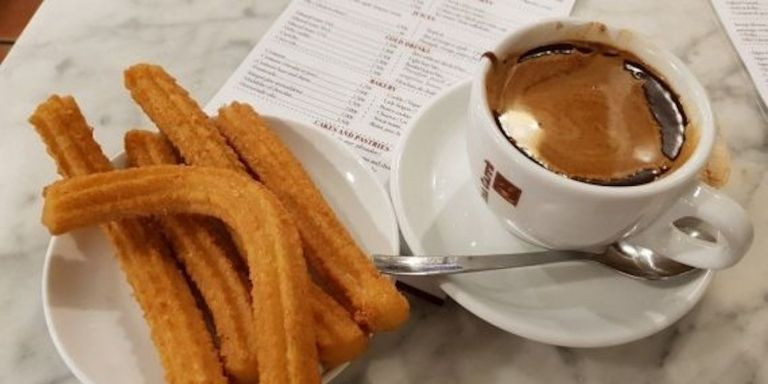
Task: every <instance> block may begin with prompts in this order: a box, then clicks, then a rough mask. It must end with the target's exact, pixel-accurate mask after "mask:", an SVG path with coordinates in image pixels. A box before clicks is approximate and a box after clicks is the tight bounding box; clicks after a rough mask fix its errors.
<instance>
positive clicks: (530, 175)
mask: <svg viewBox="0 0 768 384" xmlns="http://www.w3.org/2000/svg"><path fill="white" fill-rule="evenodd" d="M574 40H576V41H587V42H597V43H602V44H608V45H611V46H614V47H616V48H619V49H622V50H625V51H628V52H631V53H633V54H634V55H635V56H637V57H638V58H640V59H641V60H642V61H643V62H644V63H645V64H647V65H648V66H649V67H651V68H653V69H655V71H656V72H658V73H659V74H660V75H661V76H662V77H663V78H664V79H665V80H666V82H667V83H668V84H669V86H670V87H671V88H672V89H673V90H674V91H675V92H677V94H678V96H679V100H680V102H681V104H682V105H683V108H684V110H685V111H686V114H687V115H688V118H689V121H690V122H691V124H692V125H693V126H695V127H696V129H698V131H699V141H698V145H697V146H696V147H695V148H694V149H693V152H692V154H691V155H690V157H689V158H688V160H687V161H686V162H685V163H684V164H682V165H681V166H680V167H679V168H677V169H675V170H673V171H670V172H669V173H668V174H666V175H664V176H663V177H661V178H659V179H657V180H654V181H652V182H650V183H646V184H640V185H634V186H621V187H616V186H601V185H595V184H589V183H584V182H580V181H576V180H572V179H569V178H567V177H565V176H562V175H559V174H556V173H554V172H552V171H549V170H547V169H546V168H544V167H542V166H540V165H538V164H537V163H535V162H534V161H532V160H530V159H529V158H527V157H526V156H525V155H524V154H523V153H522V152H520V150H518V149H517V148H516V147H515V146H514V145H512V144H511V143H510V142H509V141H508V140H507V138H506V137H505V136H504V134H503V133H502V132H501V131H500V130H499V128H498V126H497V125H496V122H495V120H494V117H493V115H492V113H491V110H490V108H489V103H488V97H487V92H486V77H487V76H486V75H487V74H488V72H489V70H490V69H491V61H490V60H489V59H487V58H483V59H482V60H483V61H482V63H481V65H480V69H479V71H478V73H477V75H476V76H475V78H474V80H473V83H472V94H471V97H470V124H469V126H468V129H467V151H468V154H469V161H470V169H471V172H472V176H473V183H474V184H475V185H476V186H477V189H478V191H479V192H480V194H481V195H482V196H483V198H484V200H485V201H486V203H487V206H488V208H489V209H490V210H491V211H493V213H494V214H495V215H496V216H497V217H498V218H499V219H500V220H501V222H502V223H503V225H504V226H505V227H506V228H507V229H508V230H509V231H510V232H512V233H513V234H515V235H517V236H518V237H521V238H522V239H524V240H527V241H529V242H531V243H534V244H537V245H540V246H543V247H546V248H551V249H599V248H601V247H604V246H606V245H608V244H610V243H613V242H615V241H618V240H627V241H629V242H631V243H633V244H635V245H641V246H645V247H648V248H650V249H653V250H655V251H657V252H659V253H661V254H663V255H665V256H668V257H670V258H672V259H674V260H676V261H679V262H681V263H685V264H688V265H691V266H694V267H699V268H706V269H721V268H726V267H729V266H731V265H733V264H735V263H736V262H738V261H739V260H740V259H741V258H742V257H743V256H744V254H745V253H746V251H747V250H748V249H749V246H750V245H751V243H752V236H753V234H752V225H751V223H750V221H749V218H748V216H747V214H746V213H745V211H744V210H743V209H742V208H741V207H740V206H739V205H738V204H737V203H736V202H734V201H733V200H731V199H730V198H728V197H726V196H725V195H723V194H722V193H720V192H718V191H715V190H713V189H711V188H709V187H707V186H705V185H702V184H701V183H700V182H699V179H698V174H699V171H701V170H702V169H703V168H704V167H705V166H706V163H707V160H708V158H709V156H710V153H711V152H712V148H713V145H714V142H715V137H716V127H715V123H714V118H713V114H712V108H711V107H710V104H709V100H708V98H707V95H706V92H705V91H704V88H703V87H702V86H701V84H699V82H698V81H697V80H696V78H695V77H694V76H693V74H692V73H691V72H690V71H689V70H688V69H687V68H686V67H685V65H684V64H683V63H682V62H681V61H680V60H679V59H678V58H677V57H675V56H674V55H673V54H671V53H670V52H668V51H666V50H664V49H662V48H659V47H658V46H656V45H655V44H653V43H651V42H650V41H648V40H647V39H646V38H643V37H641V36H639V35H638V34H637V33H634V32H631V31H628V30H624V29H618V28H612V27H609V26H606V25H604V24H602V23H597V22H586V21H580V20H575V19H570V18H566V19H555V20H548V21H544V22H540V23H536V24H533V25H530V26H527V27H524V28H522V29H519V30H517V31H515V32H514V33H512V34H510V35H508V36H507V37H506V38H505V39H503V40H502V41H501V42H500V44H498V45H497V46H496V48H495V49H494V50H493V53H494V54H495V55H496V56H497V57H499V58H502V59H503V58H504V57H506V56H507V55H508V54H510V53H522V52H525V51H528V50H530V49H533V48H536V47H540V46H544V45H548V44H553V43H557V42H563V41H574ZM683 217H696V218H699V219H701V220H703V221H704V222H706V223H708V224H709V225H710V226H711V227H712V228H714V229H715V230H716V232H717V234H716V237H717V241H716V242H714V243H713V242H708V241H703V240H699V239H695V238H693V237H690V236H688V235H686V234H684V233H683V232H681V231H680V230H679V229H677V228H676V227H675V226H674V225H673V222H674V221H676V220H677V219H680V218H683Z"/></svg>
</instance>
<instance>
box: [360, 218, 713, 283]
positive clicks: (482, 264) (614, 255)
mask: <svg viewBox="0 0 768 384" xmlns="http://www.w3.org/2000/svg"><path fill="white" fill-rule="evenodd" d="M674 225H675V226H676V227H677V228H678V229H680V230H681V231H682V232H683V233H685V234H687V235H688V236H691V237H693V238H696V239H699V240H703V241H708V242H716V241H717V240H716V238H715V236H714V235H712V233H711V232H710V231H709V229H710V228H708V225H707V224H706V223H704V222H703V221H701V220H699V219H697V218H695V217H685V218H682V219H679V220H677V221H675V223H674ZM575 260H585V261H592V262H598V263H600V264H602V265H604V266H607V267H610V268H612V269H614V270H616V271H618V272H620V273H622V274H625V275H628V276H631V277H636V278H640V279H644V280H663V279H667V278H670V277H675V276H680V275H682V274H684V273H687V272H690V271H692V270H694V269H696V268H694V267H691V266H688V265H685V264H681V263H678V262H676V261H674V260H672V259H668V258H666V257H664V256H663V255H659V254H657V253H655V252H654V251H652V250H650V249H648V248H643V247H639V246H635V245H631V244H629V243H626V242H617V243H614V244H611V245H610V246H609V247H608V248H606V250H605V251H604V252H603V253H589V252H581V251H542V252H524V253H511V254H496V255H481V256H468V255H464V256H393V255H373V261H374V263H375V264H376V267H377V268H378V269H379V270H380V271H381V272H383V273H387V274H391V275H409V276H430V275H446V274H454V273H465V272H477V271H488V270H495V269H506V268H518V267H528V266H533V265H542V264H552V263H561V262H566V261H575Z"/></svg>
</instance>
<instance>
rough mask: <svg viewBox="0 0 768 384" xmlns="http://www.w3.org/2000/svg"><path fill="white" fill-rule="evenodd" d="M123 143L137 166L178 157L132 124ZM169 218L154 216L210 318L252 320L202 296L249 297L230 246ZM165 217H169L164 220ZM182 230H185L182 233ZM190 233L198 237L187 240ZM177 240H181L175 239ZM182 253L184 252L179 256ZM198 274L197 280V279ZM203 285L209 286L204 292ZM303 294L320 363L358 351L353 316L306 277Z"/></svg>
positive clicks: (237, 300) (236, 301)
mask: <svg viewBox="0 0 768 384" xmlns="http://www.w3.org/2000/svg"><path fill="white" fill-rule="evenodd" d="M125 149H126V154H127V155H128V159H129V163H131V164H133V165H137V166H139V167H142V166H151V165H162V164H177V162H178V159H177V158H176V155H175V153H174V151H173V147H172V146H171V144H170V143H169V142H168V141H167V140H166V139H165V138H164V137H163V136H161V135H159V134H156V133H152V132H147V131H137V130H134V131H129V132H128V133H127V134H126V135H125ZM171 218H172V216H160V217H159V220H160V222H161V223H163V227H164V228H165V231H166V232H167V233H168V234H169V235H170V236H169V237H170V238H171V242H172V245H174V248H182V249H181V250H180V249H176V253H177V255H178V257H179V258H180V259H181V260H182V263H184V264H185V265H186V264H187V263H188V262H193V263H196V264H197V268H196V269H197V270H190V268H189V267H187V273H188V274H189V275H190V277H191V278H192V280H193V281H195V282H196V284H197V285H198V288H199V290H200V291H201V293H202V295H203V297H204V298H205V301H206V303H208V306H209V307H210V308H211V312H212V313H213V318H214V323H217V322H218V320H217V317H221V316H235V317H237V318H238V319H240V320H241V321H246V320H245V318H246V317H248V321H253V319H252V317H251V316H250V314H247V315H246V314H243V313H242V310H235V311H233V313H222V312H226V307H222V308H214V307H215V306H216V305H211V304H210V303H209V301H211V299H209V298H208V297H209V296H213V297H214V300H215V297H216V296H217V295H223V296H225V297H224V298H222V299H220V300H216V301H217V304H218V305H223V304H225V303H226V302H227V301H229V304H228V305H229V306H231V307H233V308H240V307H242V306H243V304H244V303H246V304H247V303H248V301H249V300H250V299H249V297H248V296H247V291H246V287H245V284H244V283H243V282H242V281H239V280H238V279H236V278H235V277H234V276H235V275H236V274H237V272H236V270H235V268H234V266H233V265H232V264H231V263H229V262H226V258H227V257H228V256H229V255H227V251H228V250H229V249H232V248H233V247H232V246H226V247H225V246H222V245H221V244H220V243H219V242H210V241H208V240H207V239H210V238H212V237H214V236H215V233H210V230H211V228H210V226H207V227H206V226H203V225H198V227H200V228H192V229H190V230H187V231H179V230H176V229H174V228H173V227H186V228H189V227H190V226H192V227H194V226H195V224H194V223H193V222H192V221H193V220H189V221H187V223H186V224H184V223H181V224H174V223H172V221H173V219H171ZM169 220H170V221H171V223H168V221H169ZM197 220H200V219H197ZM183 232H186V234H185V233H183ZM195 238H197V239H199V240H197V241H194V240H190V239H195ZM177 243H181V244H180V245H177ZM195 244H198V247H194V246H195ZM200 244H203V245H205V247H200V246H199V245H200ZM182 254H183V255H185V256H182ZM185 258H196V259H199V260H203V261H202V262H200V261H197V262H195V260H189V261H185ZM221 260H225V261H221ZM213 264H218V267H217V268H216V269H217V270H218V272H217V273H211V272H210V271H206V269H207V268H211V267H210V265H213ZM200 269H203V270H200ZM198 276H199V277H198ZM198 280H203V281H202V282H200V283H198ZM207 291H212V292H210V293H208V294H207ZM227 299H228V300H227ZM308 299H309V301H310V306H311V308H312V312H313V317H314V319H315V330H316V333H317V347H318V352H319V358H320V361H321V362H322V363H323V365H324V366H326V367H334V366H336V365H339V364H341V363H343V362H346V361H349V360H352V359H353V358H355V357H357V356H359V355H360V354H362V353H363V351H364V350H365V348H366V346H367V345H368V336H367V335H366V334H365V333H363V331H362V330H361V329H360V328H359V327H358V326H357V324H356V323H355V322H353V321H352V319H351V318H350V317H349V314H348V313H347V312H346V311H345V310H344V308H342V307H341V306H340V305H339V304H338V303H337V302H336V301H335V300H333V298H331V297H330V296H328V295H327V294H326V293H325V292H323V290H322V289H320V288H319V287H317V286H315V284H314V283H312V282H310V291H309V297H308ZM217 314H218V316H217ZM238 319H230V321H236V320H238ZM216 328H217V332H218V333H219V337H222V334H224V335H226V334H230V335H232V336H234V331H235V330H228V329H226V328H225V329H223V330H219V329H218V328H219V325H218V324H217V325H216ZM241 332H242V331H241ZM247 336H251V337H252V338H255V337H257V336H256V335H255V334H252V335H247ZM251 340H253V339H251ZM246 346H247V345H239V344H238V345H234V346H231V347H230V348H235V349H236V351H241V348H243V347H246ZM221 348H222V354H223V355H224V357H225V368H228V367H227V359H226V353H225V345H224V340H222V346H221ZM240 381H243V380H240Z"/></svg>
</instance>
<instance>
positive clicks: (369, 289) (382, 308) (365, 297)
mask: <svg viewBox="0 0 768 384" xmlns="http://www.w3.org/2000/svg"><path fill="white" fill-rule="evenodd" d="M125 78H126V80H125V84H126V87H128V89H129V90H130V91H131V94H132V95H133V97H134V100H136V102H137V103H139V104H140V105H141V106H142V109H143V110H144V111H145V112H146V113H147V114H148V115H149V117H150V119H152V120H153V121H154V122H155V123H156V124H157V125H158V128H160V130H161V131H162V132H163V133H164V134H165V135H166V136H167V137H168V138H169V139H170V140H171V142H172V143H173V145H174V146H175V147H176V148H177V149H178V150H179V152H180V153H182V155H183V154H185V153H191V154H194V153H197V152H199V150H198V149H197V148H199V147H205V148H214V147H220V148H219V149H216V150H211V152H215V153H225V152H227V151H228V150H230V151H231V148H230V147H229V146H228V145H227V144H226V143H225V142H224V140H223V139H220V138H221V135H220V134H219V132H218V130H217V128H216V127H215V126H214V125H212V124H210V122H208V124H198V125H197V126H196V127H195V129H194V130H189V129H187V128H185V126H184V125H183V124H173V123H172V121H170V122H169V120H170V119H168V118H167V117H166V116H165V115H166V113H165V112H164V111H163V110H159V111H158V108H156V107H155V106H157V105H168V104H172V103H176V104H180V105H184V106H185V110H188V113H189V114H190V115H193V116H198V115H203V112H202V111H201V110H200V109H199V107H198V106H197V104H196V103H195V102H194V100H192V99H191V98H190V97H189V94H188V93H187V92H186V91H185V90H184V89H183V88H181V87H180V86H179V85H178V84H177V83H176V81H175V80H174V79H173V78H172V77H171V76H170V75H168V74H167V73H165V72H164V71H163V70H162V68H160V67H157V66H150V65H146V64H140V65H135V66H133V67H131V68H130V69H128V70H127V71H126V72H125ZM138 79H141V81H139V80H138ZM161 85H162V86H161ZM161 123H162V124H161ZM211 130H212V131H214V132H209V131H211ZM203 132H204V133H203ZM201 141H205V143H201ZM232 144H233V145H234V146H235V147H236V148H235V149H236V150H238V149H239V148H237V147H238V145H237V144H238V143H235V142H234V141H233V142H232ZM240 152H245V151H240ZM284 152H287V149H285V151H284ZM280 154H281V155H283V153H282V152H281V153H280ZM241 155H245V153H241ZM249 155H250V156H249V157H254V156H256V155H255V154H249ZM220 157H221V156H220ZM185 159H186V161H187V163H189V164H191V165H200V166H207V167H221V168H226V169H231V170H235V171H239V172H242V173H244V174H246V173H245V170H244V167H243V166H242V164H240V163H239V161H238V162H237V163H236V164H235V163H234V162H230V161H220V158H210V157H205V156H186V155H185ZM284 159H285V156H283V157H281V158H279V159H275V161H277V162H283V161H284ZM285 163H286V164H287V165H288V166H291V167H292V168H291V170H293V169H295V168H296V164H298V163H297V161H296V160H295V158H293V157H292V155H290V158H289V159H288V161H286V162H285ZM298 167H299V169H300V172H299V173H301V175H303V176H302V177H303V178H302V179H301V180H299V183H300V184H301V186H300V187H299V189H302V190H307V191H309V193H312V191H314V192H315V193H314V195H311V196H309V198H310V199H311V200H312V202H311V203H310V204H307V205H302V206H300V207H298V206H296V205H295V204H287V203H286V202H285V201H284V202H283V203H284V204H286V205H287V206H289V207H292V208H295V209H302V208H305V207H309V206H311V207H315V206H320V208H318V209H317V210H313V211H312V212H308V213H302V214H295V215H296V216H297V217H296V219H297V220H299V219H302V218H304V217H305V216H310V215H313V216H322V217H320V218H319V222H317V223H315V222H313V223H310V224H307V225H304V227H308V228H311V229H306V230H304V231H303V232H302V233H305V234H306V235H307V236H309V235H311V234H312V229H318V228H324V229H327V230H326V231H317V232H321V233H320V234H321V235H322V236H323V237H322V238H320V239H312V240H308V239H306V238H304V239H303V240H304V244H305V246H306V245H307V244H309V245H310V250H314V251H313V252H311V253H313V254H318V255H320V256H318V257H314V258H309V260H310V262H311V263H313V266H314V267H315V268H316V269H318V270H319V271H320V273H321V274H324V276H323V278H325V280H328V282H330V283H332V284H333V286H334V288H336V290H337V291H339V292H341V293H342V294H341V295H340V296H341V298H342V299H343V300H344V303H345V304H348V306H349V307H351V309H352V312H353V314H354V316H355V319H356V320H357V321H358V322H360V323H361V324H364V325H365V326H366V327H368V328H370V329H371V330H378V329H392V328H394V327H396V326H397V325H399V324H400V323H402V322H403V321H405V319H406V318H407V317H408V303H407V301H406V300H405V298H404V297H402V296H401V295H400V294H399V293H398V292H397V290H396V289H395V288H394V285H393V284H392V283H391V282H390V281H389V280H387V279H386V278H384V277H382V276H380V275H379V274H378V272H377V271H376V269H375V267H374V266H373V264H372V263H371V262H370V260H369V259H368V258H367V257H366V256H365V255H364V254H363V253H362V251H360V249H359V248H358V247H357V245H356V244H355V243H354V241H353V240H352V239H351V237H350V236H349V234H348V233H347V232H346V230H345V229H344V228H343V226H341V224H340V223H339V222H338V220H337V219H336V218H335V215H334V214H333V212H332V211H331V210H330V207H328V205H327V203H325V200H324V199H323V198H322V195H320V194H319V192H318V191H317V189H316V188H315V187H314V184H312V181H311V180H310V179H309V178H308V177H307V176H306V173H305V172H304V171H303V168H300V167H301V165H300V164H299V165H298ZM253 170H254V171H256V169H253ZM259 177H261V175H259ZM307 183H309V186H307V185H306V184H307ZM299 192H300V193H301V191H299ZM278 197H280V194H279V195H278ZM292 198H294V197H292V196H289V195H286V194H282V199H283V200H290V199H292ZM299 198H304V196H299ZM300 230H301V228H300ZM336 235H339V236H340V238H339V239H333V237H334V236H336ZM303 237H305V236H303ZM318 249H327V251H318ZM334 252H341V253H342V255H341V256H334V260H331V259H330V257H331V256H329V255H331V254H333V253H334ZM322 257H325V258H322ZM336 259H343V260H346V261H345V262H344V263H342V264H341V266H340V268H341V269H340V270H338V271H329V270H328V269H329V267H330V268H333V264H334V263H335V262H336V261H338V260H336ZM315 264H317V265H315ZM367 284H370V285H367Z"/></svg>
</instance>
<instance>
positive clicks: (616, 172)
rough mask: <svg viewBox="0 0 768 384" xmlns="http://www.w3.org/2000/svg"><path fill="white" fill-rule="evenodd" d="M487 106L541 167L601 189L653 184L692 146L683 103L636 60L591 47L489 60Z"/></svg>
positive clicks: (573, 45)
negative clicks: (598, 185)
mask: <svg viewBox="0 0 768 384" xmlns="http://www.w3.org/2000/svg"><path fill="white" fill-rule="evenodd" d="M486 55H488V57H489V58H490V59H491V62H492V68H491V71H490V72H489V74H488V78H487V79H486V80H487V81H486V86H487V92H488V102H489V105H490V107H491V112H492V113H493V115H494V117H495V119H496V122H497V124H498V126H499V129H500V130H501V132H502V133H503V134H504V135H505V136H506V137H507V139H508V140H509V141H510V142H511V143H512V144H513V145H514V146H515V147H517V148H518V149H519V150H520V151H521V152H523V153H524V154H525V155H526V156H528V157H529V158H530V159H531V160H533V161H535V162H536V163H538V164H539V165H541V166H543V167H545V168H547V169H549V170H551V171H553V172H556V173H559V174H561V175H564V176H567V177H569V178H572V179H575V180H578V181H583V182H587V183H592V184H600V185H638V184H643V183H648V182H651V181H653V180H655V179H657V178H659V177H661V176H663V175H664V174H665V173H667V172H669V171H670V170H673V169H674V168H676V167H678V166H679V165H680V164H681V163H682V162H684V161H685V159H686V158H687V155H686V154H687V153H689V152H691V151H690V149H687V148H686V147H687V146H690V145H693V144H694V142H695V139H692V140H687V138H690V137H692V136H693V135H692V134H690V132H687V131H689V130H691V128H690V127H689V121H688V118H687V117H686V114H685V111H684V110H683V106H682V105H681V103H680V101H679V98H678V96H677V95H676V94H675V92H674V91H673V90H672V89H671V88H670V87H669V85H668V84H667V83H666V82H665V80H664V79H663V78H662V77H661V76H659V75H658V74H657V73H655V71H654V70H653V69H652V68H650V67H649V66H648V65H646V64H644V63H643V62H642V61H641V60H640V59H639V58H637V57H635V56H634V55H633V54H631V53H629V52H625V51H621V50H619V49H616V48H613V47H610V46H607V45H602V44H597V43H587V42H578V41H573V42H563V43H558V44H552V45H546V46H542V47H538V48H536V49H533V50H530V51H527V52H523V53H520V54H515V55H510V56H508V57H505V58H503V59H501V60H499V59H498V58H496V57H495V56H493V55H492V54H486Z"/></svg>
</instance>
